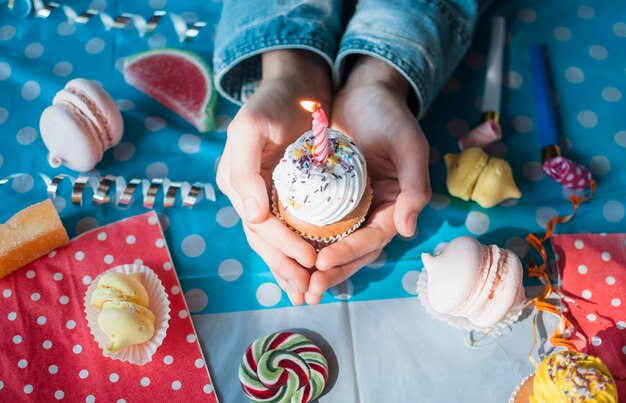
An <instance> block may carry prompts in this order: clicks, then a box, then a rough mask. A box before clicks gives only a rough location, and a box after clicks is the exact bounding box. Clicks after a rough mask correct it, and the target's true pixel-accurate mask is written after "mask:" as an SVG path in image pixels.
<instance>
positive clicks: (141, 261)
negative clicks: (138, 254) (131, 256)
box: [133, 259, 143, 266]
mask: <svg viewBox="0 0 626 403" xmlns="http://www.w3.org/2000/svg"><path fill="white" fill-rule="evenodd" d="M133 264H134V265H135V266H143V260H141V259H135V261H134V262H133Z"/></svg>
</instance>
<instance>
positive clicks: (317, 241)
mask: <svg viewBox="0 0 626 403" xmlns="http://www.w3.org/2000/svg"><path fill="white" fill-rule="evenodd" d="M272 213H273V214H274V215H275V216H276V218H278V219H279V220H280V221H281V222H282V223H283V224H285V225H286V226H287V227H289V229H291V230H292V231H293V232H295V233H296V234H298V235H300V236H301V237H302V238H304V239H306V240H307V242H309V243H310V244H311V245H312V246H313V247H314V248H315V250H316V251H318V252H319V251H320V250H321V249H323V248H325V247H326V246H328V245H330V244H333V243H335V242H337V241H339V240H340V239H343V238H345V237H346V236H348V235H350V234H351V233H353V232H354V231H356V230H357V229H358V228H359V227H360V226H361V224H363V222H364V221H365V216H363V217H361V218H360V219H359V221H358V222H357V223H356V224H354V225H353V226H352V228H350V229H349V230H348V231H345V232H342V233H341V234H338V235H333V236H330V237H326V238H321V237H315V236H311V235H307V234H305V233H304V232H302V231H300V230H298V229H296V228H294V227H292V226H291V225H289V223H288V222H287V221H286V220H285V218H284V217H283V216H282V215H280V212H279V211H278V193H276V188H275V187H274V186H272Z"/></svg>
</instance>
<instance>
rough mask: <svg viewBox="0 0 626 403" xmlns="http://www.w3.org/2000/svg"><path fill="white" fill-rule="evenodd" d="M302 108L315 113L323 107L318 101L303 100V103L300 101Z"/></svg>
mask: <svg viewBox="0 0 626 403" xmlns="http://www.w3.org/2000/svg"><path fill="white" fill-rule="evenodd" d="M300 106H301V107H302V109H304V110H305V111H307V112H311V113H313V112H315V111H316V110H318V109H319V108H320V107H321V106H322V105H320V103H319V102H317V101H313V100H310V99H303V100H302V101H300Z"/></svg>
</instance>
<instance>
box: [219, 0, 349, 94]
mask: <svg viewBox="0 0 626 403" xmlns="http://www.w3.org/2000/svg"><path fill="white" fill-rule="evenodd" d="M338 8H339V5H338V1H337V0H306V1H302V0H289V1H283V2H281V4H280V5H277V4H275V2H267V1H264V0H246V1H241V0H231V1H227V2H225V4H224V9H223V11H222V17H221V19H220V23H219V25H218V28H217V33H216V38H215V53H214V56H213V68H214V70H215V86H216V89H217V90H218V92H219V93H220V94H221V95H222V96H224V97H225V98H227V99H228V100H230V101H232V102H234V103H236V104H242V103H243V102H244V101H245V100H246V99H247V98H248V97H249V96H250V95H252V94H253V93H254V91H255V90H256V88H257V86H258V83H259V82H260V80H261V75H262V74H261V73H262V70H261V56H260V55H261V53H264V52H267V51H270V50H276V49H306V50H310V51H312V52H315V53H317V54H319V55H320V56H322V57H323V58H324V59H325V60H326V61H327V62H328V64H329V66H330V67H331V68H332V64H333V59H334V56H335V54H336V51H337V42H338V37H339V34H340V30H341V25H340V21H339V15H340V13H339V12H338ZM251 10H254V11H251Z"/></svg>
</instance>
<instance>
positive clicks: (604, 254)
mask: <svg viewBox="0 0 626 403" xmlns="http://www.w3.org/2000/svg"><path fill="white" fill-rule="evenodd" d="M600 256H601V257H602V260H604V261H605V262H608V261H609V260H611V254H610V253H609V252H602V255H600Z"/></svg>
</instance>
